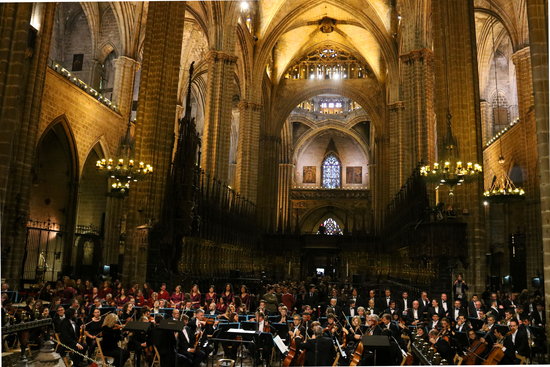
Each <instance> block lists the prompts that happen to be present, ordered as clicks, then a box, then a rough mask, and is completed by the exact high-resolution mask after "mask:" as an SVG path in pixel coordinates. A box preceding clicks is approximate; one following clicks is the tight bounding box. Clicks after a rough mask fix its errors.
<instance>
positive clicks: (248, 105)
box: [238, 100, 263, 112]
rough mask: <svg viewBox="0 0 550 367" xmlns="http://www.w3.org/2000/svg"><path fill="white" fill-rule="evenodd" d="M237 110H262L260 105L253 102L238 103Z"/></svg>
mask: <svg viewBox="0 0 550 367" xmlns="http://www.w3.org/2000/svg"><path fill="white" fill-rule="evenodd" d="M238 107H239V110H248V109H250V110H252V111H253V112H259V111H261V110H262V107H263V105H262V104H260V103H255V102H249V101H244V100H243V101H240V102H239V105H238Z"/></svg>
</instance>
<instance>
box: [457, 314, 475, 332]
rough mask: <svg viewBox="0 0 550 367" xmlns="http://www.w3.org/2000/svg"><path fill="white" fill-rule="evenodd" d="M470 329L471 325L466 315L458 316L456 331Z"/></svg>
mask: <svg viewBox="0 0 550 367" xmlns="http://www.w3.org/2000/svg"><path fill="white" fill-rule="evenodd" d="M470 329H471V327H470V326H469V325H468V323H467V321H466V316H464V315H460V316H458V319H457V320H456V325H455V327H454V331H455V332H458V333H465V332H467V331H469V330H470Z"/></svg>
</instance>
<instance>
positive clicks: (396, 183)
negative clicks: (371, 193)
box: [378, 101, 411, 200]
mask: <svg viewBox="0 0 550 367" xmlns="http://www.w3.org/2000/svg"><path fill="white" fill-rule="evenodd" d="M403 108H404V104H403V102H402V101H397V102H394V103H391V104H389V105H388V109H389V124H388V125H389V129H388V130H389V135H388V139H389V154H390V156H389V159H388V161H387V162H388V166H387V167H388V168H389V183H390V188H389V191H388V193H387V194H388V195H389V196H387V197H386V200H391V198H392V196H393V195H394V194H395V193H397V191H399V188H400V187H401V185H403V183H405V180H406V179H407V177H408V176H409V175H410V172H407V171H406V167H405V159H406V153H405V149H406V147H408V146H410V140H411V139H410V138H411V134H410V131H409V130H408V129H405V126H404V124H403ZM378 158H379V159H380V158H382V157H380V156H379V157H378ZM407 158H408V157H407ZM378 172H379V173H380V171H378Z"/></svg>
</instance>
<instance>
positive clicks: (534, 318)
mask: <svg viewBox="0 0 550 367" xmlns="http://www.w3.org/2000/svg"><path fill="white" fill-rule="evenodd" d="M541 313H542V317H540V315H539V312H538V311H537V310H536V309H535V310H534V311H533V312H531V314H530V315H529V318H530V319H531V322H532V323H533V325H535V326H542V325H546V314H545V312H544V310H543V311H542V312H541Z"/></svg>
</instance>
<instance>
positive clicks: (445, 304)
mask: <svg viewBox="0 0 550 367" xmlns="http://www.w3.org/2000/svg"><path fill="white" fill-rule="evenodd" d="M439 306H440V307H441V308H442V309H443V313H444V315H443V316H444V317H447V318H449V317H450V314H451V304H450V303H449V300H448V299H447V293H441V298H440V299H439Z"/></svg>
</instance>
